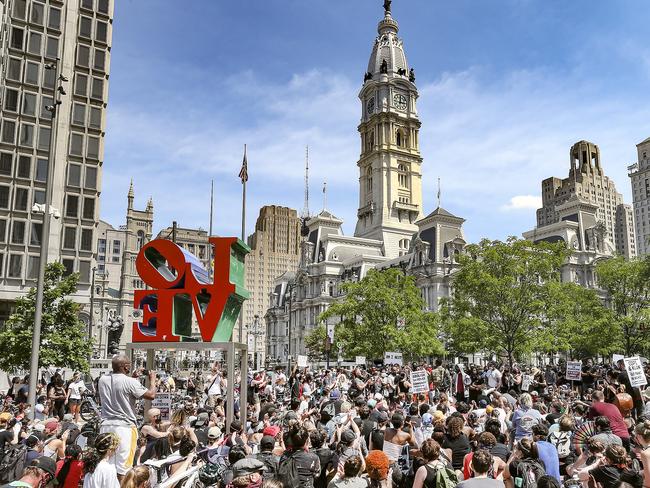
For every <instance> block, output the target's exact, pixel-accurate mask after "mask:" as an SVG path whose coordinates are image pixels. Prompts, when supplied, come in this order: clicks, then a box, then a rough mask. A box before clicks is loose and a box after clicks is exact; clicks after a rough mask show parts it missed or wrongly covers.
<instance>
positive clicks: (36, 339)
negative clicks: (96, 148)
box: [27, 58, 68, 419]
mask: <svg viewBox="0 0 650 488" xmlns="http://www.w3.org/2000/svg"><path fill="white" fill-rule="evenodd" d="M45 69H46V70H54V94H53V96H52V99H53V100H54V103H53V104H52V105H50V106H48V107H45V108H46V110H48V111H49V112H50V114H51V117H50V121H51V127H50V147H49V151H48V158H47V182H46V185H45V203H44V205H45V208H44V212H43V228H42V234H41V249H40V255H39V261H38V278H37V281H36V309H35V310H34V332H33V335H32V357H31V361H30V367H29V392H28V398H27V402H28V403H29V405H31V407H32V409H31V414H30V416H31V417H32V419H33V418H34V412H35V410H34V405H36V387H37V385H38V359H39V349H40V347H41V323H42V321H43V292H44V289H45V267H46V266H47V252H48V246H49V243H50V207H51V205H52V191H53V187H54V166H55V148H54V146H55V142H56V122H57V118H56V114H57V110H58V106H59V105H61V95H65V90H64V89H63V86H62V83H63V82H64V81H68V80H67V78H65V77H64V76H63V75H61V60H60V59H59V58H57V59H56V61H54V62H51V63H48V64H46V65H45Z"/></svg>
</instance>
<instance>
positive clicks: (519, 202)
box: [501, 195, 542, 211]
mask: <svg viewBox="0 0 650 488" xmlns="http://www.w3.org/2000/svg"><path fill="white" fill-rule="evenodd" d="M541 206H542V197H538V196H535V195H517V196H515V197H512V198H511V199H510V202H509V203H507V204H506V205H502V206H501V210H505V211H510V210H537V209H538V208H540V207H541Z"/></svg>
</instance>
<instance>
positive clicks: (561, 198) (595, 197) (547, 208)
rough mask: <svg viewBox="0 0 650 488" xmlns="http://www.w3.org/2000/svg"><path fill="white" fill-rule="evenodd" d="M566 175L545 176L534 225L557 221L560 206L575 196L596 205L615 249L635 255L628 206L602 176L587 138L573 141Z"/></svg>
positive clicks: (594, 148)
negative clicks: (556, 176) (567, 174)
mask: <svg viewBox="0 0 650 488" xmlns="http://www.w3.org/2000/svg"><path fill="white" fill-rule="evenodd" d="M569 165H570V169H569V177H568V178H564V179H560V178H555V177H551V178H546V179H545V180H543V181H542V208H540V209H538V210H537V227H538V228H540V227H545V226H548V225H551V224H554V223H556V222H559V221H560V213H561V211H560V207H561V206H562V205H564V204H565V203H566V202H568V201H569V200H570V199H572V197H573V196H577V197H578V198H579V199H580V200H581V201H585V202H588V203H591V204H593V205H595V206H596V207H597V210H596V219H597V220H598V221H599V222H602V224H603V225H604V228H605V237H606V238H608V239H609V240H610V241H611V242H612V243H613V245H614V249H615V250H616V252H617V253H618V254H620V255H622V256H625V257H626V258H628V259H629V258H633V257H635V256H636V242H635V237H634V226H633V225H632V223H631V220H630V219H631V210H630V208H629V205H625V204H624V203H623V195H621V194H620V193H618V192H617V191H616V185H615V184H614V182H613V181H612V180H611V179H609V177H607V176H605V172H604V171H603V167H602V165H601V159H600V149H599V148H598V146H597V145H596V144H593V143H591V142H588V141H579V142H577V143H575V144H574V145H573V146H572V147H571V150H570V151H569Z"/></svg>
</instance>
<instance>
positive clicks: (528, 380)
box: [521, 374, 533, 391]
mask: <svg viewBox="0 0 650 488" xmlns="http://www.w3.org/2000/svg"><path fill="white" fill-rule="evenodd" d="M532 383H533V377H532V376H531V375H529V374H525V375H523V376H522V377H521V389H522V390H523V391H528V390H529V389H530V385H531V384H532Z"/></svg>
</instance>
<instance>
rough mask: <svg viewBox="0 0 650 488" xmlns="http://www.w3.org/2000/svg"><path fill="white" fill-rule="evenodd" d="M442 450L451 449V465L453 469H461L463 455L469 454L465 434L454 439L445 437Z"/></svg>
mask: <svg viewBox="0 0 650 488" xmlns="http://www.w3.org/2000/svg"><path fill="white" fill-rule="evenodd" d="M442 447H443V448H444V449H451V464H452V465H453V467H454V469H463V459H464V458H465V454H467V453H469V451H470V445H469V439H468V438H467V436H466V435H465V434H460V435H459V436H458V437H456V438H452V437H450V436H449V435H445V440H444V441H443V442H442Z"/></svg>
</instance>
